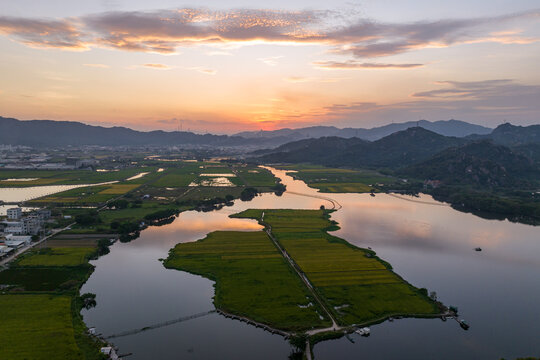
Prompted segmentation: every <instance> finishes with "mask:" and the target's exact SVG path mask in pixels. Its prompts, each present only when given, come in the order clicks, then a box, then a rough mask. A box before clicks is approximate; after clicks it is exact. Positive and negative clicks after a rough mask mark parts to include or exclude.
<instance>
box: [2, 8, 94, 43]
mask: <svg viewBox="0 0 540 360" xmlns="http://www.w3.org/2000/svg"><path fill="white" fill-rule="evenodd" d="M79 26H80V24H78V23H77V22H76V21H75V20H73V19H61V20H41V19H28V18H20V17H10V16H0V34H3V35H8V36H11V37H12V38H14V39H15V40H17V41H20V42H21V43H23V44H25V45H27V46H31V47H37V48H58V49H63V50H74V51H81V50H87V49H88V48H89V44H87V43H86V41H85V40H86V39H85V36H84V35H83V34H82V33H81V30H80V28H79Z"/></svg>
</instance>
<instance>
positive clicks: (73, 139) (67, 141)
mask: <svg viewBox="0 0 540 360" xmlns="http://www.w3.org/2000/svg"><path fill="white" fill-rule="evenodd" d="M255 143H260V140H255V139H245V138H241V137H238V136H227V135H211V134H205V135H199V134H194V133H191V132H179V131H173V132H166V131H161V130H156V131H149V132H142V131H137V130H133V129H129V128H125V127H111V128H106V127H102V126H94V125H86V124H83V123H80V122H73V121H53V120H25V121H20V120H17V119H13V118H4V117H0V144H11V145H28V146H69V145H71V146H78V145H101V146H120V145H130V146H137V145H184V144H191V145H213V146H241V145H250V144H255Z"/></svg>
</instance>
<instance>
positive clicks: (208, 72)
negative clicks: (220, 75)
mask: <svg viewBox="0 0 540 360" xmlns="http://www.w3.org/2000/svg"><path fill="white" fill-rule="evenodd" d="M187 69H188V70H195V71H198V72H200V73H203V74H206V75H215V74H217V71H216V70H214V69H209V68H204V67H200V66H194V67H190V68H187Z"/></svg>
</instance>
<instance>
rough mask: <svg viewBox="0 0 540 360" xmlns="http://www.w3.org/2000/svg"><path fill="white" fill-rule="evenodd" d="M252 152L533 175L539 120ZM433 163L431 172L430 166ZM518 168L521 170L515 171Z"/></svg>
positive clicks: (263, 157)
mask: <svg viewBox="0 0 540 360" xmlns="http://www.w3.org/2000/svg"><path fill="white" fill-rule="evenodd" d="M478 144H481V145H478ZM253 156H254V157H255V158H256V159H258V160H259V161H261V162H264V163H302V162H306V163H314V164H320V165H325V166H345V167H355V168H362V167H368V168H392V169H405V168H408V167H411V166H412V165H415V164H417V165H418V166H416V167H415V168H409V170H408V171H406V173H407V174H409V175H411V174H418V176H426V177H435V178H441V177H443V175H444V176H446V175H445V173H451V174H453V175H452V176H453V178H455V177H456V176H457V175H456V171H457V170H456V169H457V168H459V166H463V167H464V169H468V170H467V171H470V172H471V173H472V169H473V167H474V168H482V169H483V170H482V171H484V172H485V174H487V173H490V170H489V169H495V168H497V169H498V170H497V173H498V174H499V175H501V176H503V175H504V176H506V177H510V174H511V173H512V172H513V175H512V176H516V175H519V176H524V177H527V178H529V177H530V176H531V174H540V172H538V170H537V169H538V161H539V159H540V125H532V126H528V127H521V126H514V125H510V124H503V125H500V126H499V127H497V128H496V129H494V130H493V131H492V132H491V133H490V134H488V135H481V136H480V135H474V136H468V137H461V138H459V137H452V136H443V135H440V134H437V133H435V132H433V131H429V130H426V129H424V128H421V127H413V128H408V129H406V130H403V131H398V132H396V133H393V134H391V135H388V136H386V137H384V138H382V139H379V140H376V141H373V142H370V141H366V140H362V139H358V138H350V139H346V138H339V137H323V138H319V139H305V140H299V141H295V142H291V143H288V144H285V145H281V146H279V147H277V148H275V149H267V150H259V151H256V152H254V153H253ZM457 164H460V165H459V166H458V165H457ZM527 164H528V165H527ZM473 165H474V166H473ZM488 165H489V166H488ZM470 166H473V167H470ZM428 168H429V169H431V171H426V169H428ZM518 168H519V171H513V170H516V169H518ZM413 169H414V170H413ZM501 169H504V170H501ZM400 171H401V170H400ZM435 175H436V176H435ZM462 175H466V174H462ZM476 181H477V182H478V183H482V182H481V181H480V180H476ZM499 182H500V183H505V184H510V183H514V182H512V181H506V180H505V179H499V181H498V182H497V181H491V183H493V184H496V183H499Z"/></svg>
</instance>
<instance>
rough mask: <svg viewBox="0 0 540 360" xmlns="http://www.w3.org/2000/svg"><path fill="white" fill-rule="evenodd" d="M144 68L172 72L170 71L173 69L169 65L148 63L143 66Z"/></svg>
mask: <svg viewBox="0 0 540 360" xmlns="http://www.w3.org/2000/svg"><path fill="white" fill-rule="evenodd" d="M142 66H144V67H146V68H150V69H157V70H170V69H172V67H170V66H169V65H165V64H153V63H148V64H143V65H142Z"/></svg>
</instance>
